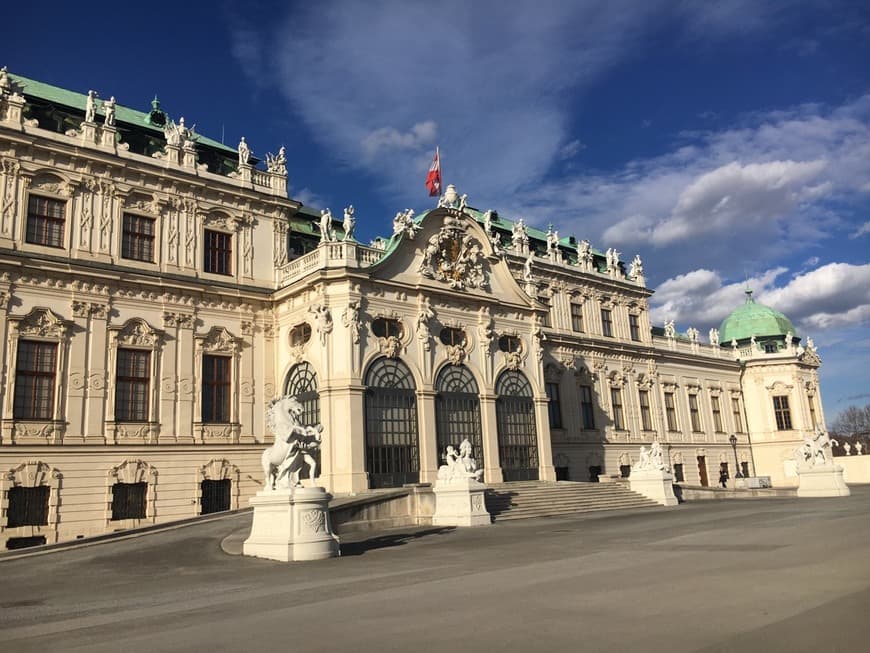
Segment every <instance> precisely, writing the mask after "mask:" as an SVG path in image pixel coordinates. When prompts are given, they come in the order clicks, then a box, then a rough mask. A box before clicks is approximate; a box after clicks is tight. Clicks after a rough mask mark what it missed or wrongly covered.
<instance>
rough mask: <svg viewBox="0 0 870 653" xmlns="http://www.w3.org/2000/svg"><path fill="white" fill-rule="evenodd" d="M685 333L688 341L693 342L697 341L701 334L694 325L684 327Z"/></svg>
mask: <svg viewBox="0 0 870 653" xmlns="http://www.w3.org/2000/svg"><path fill="white" fill-rule="evenodd" d="M686 335H687V336H689V341H690V342H692V343H693V344H694V343H697V342H698V337H699V336H700V335H701V332H700V331H698V330H697V329H696V328H695V327H689V328H688V329H686Z"/></svg>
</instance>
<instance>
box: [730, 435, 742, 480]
mask: <svg viewBox="0 0 870 653" xmlns="http://www.w3.org/2000/svg"><path fill="white" fill-rule="evenodd" d="M728 442H730V443H731V448H732V449H733V450H734V472H735V473H734V478H743V474H741V473H740V463H739V462H737V436H736V435H734V434H733V433H732V434H731V437H730V438H728Z"/></svg>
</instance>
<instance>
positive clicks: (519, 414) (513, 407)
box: [495, 370, 538, 481]
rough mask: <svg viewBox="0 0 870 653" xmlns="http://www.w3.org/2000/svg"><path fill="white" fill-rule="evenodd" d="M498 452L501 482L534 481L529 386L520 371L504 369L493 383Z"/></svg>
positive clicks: (532, 411) (534, 445) (535, 451)
mask: <svg viewBox="0 0 870 653" xmlns="http://www.w3.org/2000/svg"><path fill="white" fill-rule="evenodd" d="M495 392H496V394H497V395H498V399H496V402H495V414H496V422H497V425H498V454H499V461H500V463H501V469H502V475H503V477H504V480H505V481H536V480H538V436H537V428H536V424H535V404H534V401H533V400H532V386H531V385H530V384H529V381H528V379H527V378H526V377H525V376H523V374H522V373H521V372H518V371H516V370H507V371H505V372H503V373H502V374H501V376H499V377H498V380H497V381H496V384H495Z"/></svg>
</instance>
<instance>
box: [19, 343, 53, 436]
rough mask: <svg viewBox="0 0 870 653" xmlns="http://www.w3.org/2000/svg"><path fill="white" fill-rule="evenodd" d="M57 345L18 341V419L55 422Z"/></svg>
mask: <svg viewBox="0 0 870 653" xmlns="http://www.w3.org/2000/svg"><path fill="white" fill-rule="evenodd" d="M56 373H57V343H54V342H36V341H33V340H19V341H18V358H17V362H16V366H15V398H14V400H13V404H14V406H13V409H12V415H13V417H14V418H15V419H52V418H53V417H54V381H55V375H56Z"/></svg>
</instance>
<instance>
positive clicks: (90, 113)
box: [85, 91, 98, 122]
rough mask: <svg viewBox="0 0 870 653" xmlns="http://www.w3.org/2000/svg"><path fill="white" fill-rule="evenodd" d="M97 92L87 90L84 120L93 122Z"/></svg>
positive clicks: (95, 112)
mask: <svg viewBox="0 0 870 653" xmlns="http://www.w3.org/2000/svg"><path fill="white" fill-rule="evenodd" d="M97 97H98V96H97V92H96V91H88V99H87V100H85V122H94V119H95V118H96V117H97Z"/></svg>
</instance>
